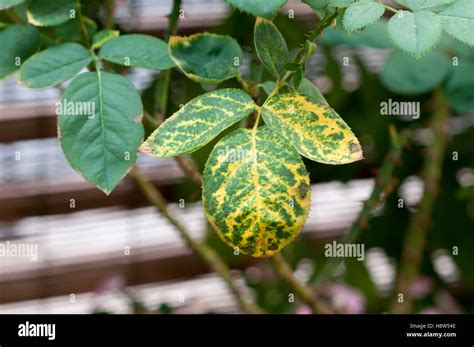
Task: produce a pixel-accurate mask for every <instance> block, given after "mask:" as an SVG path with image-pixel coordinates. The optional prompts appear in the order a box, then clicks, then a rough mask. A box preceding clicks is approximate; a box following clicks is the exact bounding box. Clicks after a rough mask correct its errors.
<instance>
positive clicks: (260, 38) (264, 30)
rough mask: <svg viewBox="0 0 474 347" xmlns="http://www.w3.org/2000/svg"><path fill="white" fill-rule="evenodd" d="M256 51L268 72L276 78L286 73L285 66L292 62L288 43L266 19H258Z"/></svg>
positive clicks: (256, 23) (255, 38)
mask: <svg viewBox="0 0 474 347" xmlns="http://www.w3.org/2000/svg"><path fill="white" fill-rule="evenodd" d="M254 42H255V50H256V51H257V55H258V57H259V58H260V60H261V61H262V63H263V65H264V66H265V67H266V68H267V70H268V71H269V72H270V73H271V74H272V75H273V76H275V77H276V78H280V77H281V76H282V75H283V74H284V73H285V68H284V66H283V65H284V64H285V63H287V62H288V61H289V60H290V54H289V52H288V47H287V45H286V41H285V39H284V38H283V36H282V34H281V33H280V32H279V31H278V29H277V27H276V26H275V25H274V24H273V23H272V22H270V21H269V20H266V19H264V18H261V17H258V18H257V21H256V22H255V33H254Z"/></svg>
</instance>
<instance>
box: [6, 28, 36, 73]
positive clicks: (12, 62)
mask: <svg viewBox="0 0 474 347" xmlns="http://www.w3.org/2000/svg"><path fill="white" fill-rule="evenodd" d="M39 41H40V34H39V32H38V30H37V29H36V28H35V27H33V26H32V25H29V24H27V25H12V26H9V27H8V28H6V29H4V30H2V31H1V32H0V79H4V78H5V77H8V76H9V75H11V74H12V73H14V72H15V71H16V70H18V69H19V68H20V66H21V64H23V61H24V60H26V58H28V57H29V56H30V55H32V54H33V53H34V52H35V51H36V50H37V49H38V46H39Z"/></svg>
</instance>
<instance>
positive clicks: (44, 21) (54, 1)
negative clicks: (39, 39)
mask: <svg viewBox="0 0 474 347" xmlns="http://www.w3.org/2000/svg"><path fill="white" fill-rule="evenodd" d="M75 11H76V1H75V0H30V3H29V6H28V22H29V23H31V24H33V25H36V26H41V27H45V26H53V25H58V24H62V23H65V22H67V21H68V20H70V19H72V18H75V15H76V13H75Z"/></svg>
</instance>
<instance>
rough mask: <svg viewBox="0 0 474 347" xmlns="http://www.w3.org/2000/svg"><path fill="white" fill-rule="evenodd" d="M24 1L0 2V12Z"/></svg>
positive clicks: (2, 0)
mask: <svg viewBox="0 0 474 347" xmlns="http://www.w3.org/2000/svg"><path fill="white" fill-rule="evenodd" d="M23 1H25V0H0V10H4V9H6V8H10V7H13V6H16V5H18V4H21V3H22V2H23Z"/></svg>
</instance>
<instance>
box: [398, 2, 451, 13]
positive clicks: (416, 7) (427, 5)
mask: <svg viewBox="0 0 474 347" xmlns="http://www.w3.org/2000/svg"><path fill="white" fill-rule="evenodd" d="M454 1H455V0H407V5H408V6H409V7H410V8H411V9H412V10H413V11H421V10H430V11H436V10H437V9H439V8H443V7H445V6H447V5H450V4H452V3H453V2H454Z"/></svg>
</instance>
